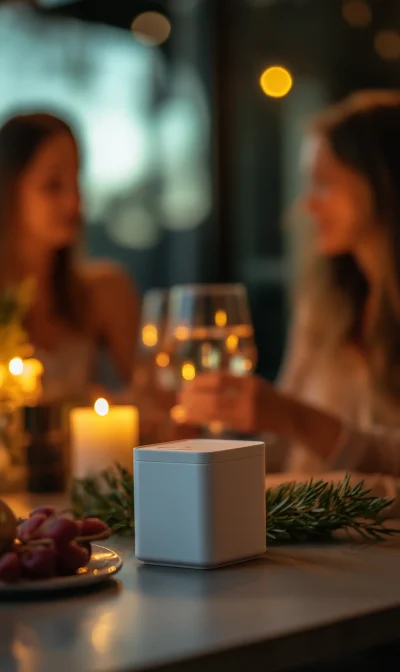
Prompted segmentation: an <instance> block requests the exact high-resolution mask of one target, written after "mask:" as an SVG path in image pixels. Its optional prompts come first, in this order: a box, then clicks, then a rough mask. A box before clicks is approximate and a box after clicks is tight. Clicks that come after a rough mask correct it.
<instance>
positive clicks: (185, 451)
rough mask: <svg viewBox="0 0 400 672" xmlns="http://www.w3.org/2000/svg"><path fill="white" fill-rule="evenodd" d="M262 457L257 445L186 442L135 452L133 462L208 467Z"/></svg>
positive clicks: (260, 444) (211, 441) (214, 440)
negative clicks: (229, 461) (203, 465)
mask: <svg viewBox="0 0 400 672" xmlns="http://www.w3.org/2000/svg"><path fill="white" fill-rule="evenodd" d="M257 455H264V443H262V442H260V441H223V440H220V439H189V440H184V441H171V442H169V443H160V444H154V445H152V446H143V447H141V448H136V449H135V461H136V462H169V463H171V462H174V463H178V462H179V463H185V464H209V463H211V462H227V461H228V460H240V459H243V458H246V457H255V456H257Z"/></svg>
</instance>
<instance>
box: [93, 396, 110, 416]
mask: <svg viewBox="0 0 400 672" xmlns="http://www.w3.org/2000/svg"><path fill="white" fill-rule="evenodd" d="M109 408H110V407H109V405H108V401H107V400H106V399H97V401H96V402H95V405H94V410H95V411H96V413H97V415H102V416H104V415H107V414H108V411H109Z"/></svg>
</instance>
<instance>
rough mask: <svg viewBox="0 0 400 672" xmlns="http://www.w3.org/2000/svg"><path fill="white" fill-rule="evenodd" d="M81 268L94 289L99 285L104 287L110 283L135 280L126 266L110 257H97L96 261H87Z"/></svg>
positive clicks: (83, 275) (84, 276) (85, 278)
mask: <svg viewBox="0 0 400 672" xmlns="http://www.w3.org/2000/svg"><path fill="white" fill-rule="evenodd" d="M80 270H81V273H82V277H83V278H84V280H85V281H86V282H87V283H88V285H89V286H90V287H92V288H93V289H95V288H96V286H99V285H100V286H101V287H104V286H105V285H108V284H109V283H112V284H115V283H117V284H121V283H131V284H133V280H132V278H131V277H130V274H129V272H128V271H127V270H126V268H124V267H123V266H121V264H118V263H117V262H115V261H110V260H109V259H96V260H94V261H89V262H86V263H85V264H83V265H82V266H81V269H80Z"/></svg>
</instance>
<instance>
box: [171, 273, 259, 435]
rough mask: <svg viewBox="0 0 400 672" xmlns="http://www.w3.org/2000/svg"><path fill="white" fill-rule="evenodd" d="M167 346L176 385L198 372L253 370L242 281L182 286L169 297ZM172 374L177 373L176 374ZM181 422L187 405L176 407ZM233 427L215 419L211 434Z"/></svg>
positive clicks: (254, 360)
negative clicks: (224, 425)
mask: <svg viewBox="0 0 400 672" xmlns="http://www.w3.org/2000/svg"><path fill="white" fill-rule="evenodd" d="M164 343H165V346H164V350H165V352H166V353H167V355H168V356H169V358H170V362H169V368H170V370H171V372H172V374H173V377H174V380H175V386H176V389H179V387H180V385H181V384H182V381H190V380H193V379H194V378H195V377H196V375H197V374H198V373H205V372H212V371H218V372H221V373H229V374H231V375H234V376H245V375H248V374H250V373H251V372H252V371H253V370H254V368H255V365H256V363H257V350H256V346H255V343H254V334H253V326H252V322H251V317H250V311H249V306H248V300H247V292H246V289H245V287H244V286H243V285H241V284H232V285H177V286H175V287H173V288H172V290H171V291H170V294H169V301H168V324H167V328H166V331H165V340H164ZM171 379H172V375H171ZM172 410H173V411H174V413H175V415H176V419H177V420H178V421H179V417H180V416H181V417H182V419H183V418H184V409H182V408H180V407H179V406H178V407H175V408H174V409H172ZM228 429H229V428H226V427H223V425H222V423H220V422H215V423H211V425H210V426H208V430H209V432H211V433H212V434H221V433H222V432H224V431H227V430H228Z"/></svg>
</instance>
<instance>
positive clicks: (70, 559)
mask: <svg viewBox="0 0 400 672" xmlns="http://www.w3.org/2000/svg"><path fill="white" fill-rule="evenodd" d="M89 560H90V553H89V551H88V550H87V548H85V547H83V546H81V545H80V544H77V543H76V541H70V542H69V544H66V545H65V546H63V547H62V548H59V551H58V556H57V570H58V572H59V573H60V574H62V575H64V576H68V575H70V574H75V572H77V571H78V569H80V568H81V567H86V565H87V564H88V562H89Z"/></svg>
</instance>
